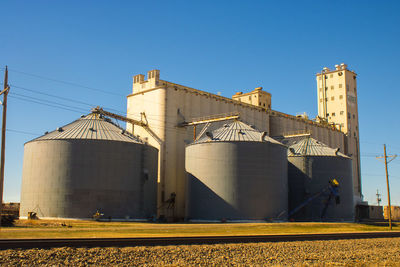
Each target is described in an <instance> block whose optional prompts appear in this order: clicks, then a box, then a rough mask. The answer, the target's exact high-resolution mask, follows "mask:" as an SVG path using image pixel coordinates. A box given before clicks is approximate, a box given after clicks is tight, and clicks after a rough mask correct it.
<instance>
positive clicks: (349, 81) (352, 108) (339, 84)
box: [317, 63, 361, 203]
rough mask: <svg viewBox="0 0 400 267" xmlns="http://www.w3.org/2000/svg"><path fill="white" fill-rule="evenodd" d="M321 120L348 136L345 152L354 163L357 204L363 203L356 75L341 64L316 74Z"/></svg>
mask: <svg viewBox="0 0 400 267" xmlns="http://www.w3.org/2000/svg"><path fill="white" fill-rule="evenodd" d="M317 88H318V116H319V118H320V120H322V121H326V122H327V123H330V124H334V125H335V127H336V128H337V129H339V130H341V131H342V132H343V133H345V134H346V135H347V136H348V138H347V140H348V143H347V145H346V146H345V150H346V151H343V152H344V153H345V154H347V155H350V156H351V157H352V159H353V185H354V195H355V196H356V198H357V197H358V199H356V203H357V202H359V201H361V174H360V145H359V144H360V141H359V131H358V105H357V74H356V73H355V72H354V71H351V70H349V69H348V68H347V65H346V64H344V63H342V64H340V65H335V69H334V70H330V69H329V68H327V67H325V68H323V70H322V71H321V73H317Z"/></svg>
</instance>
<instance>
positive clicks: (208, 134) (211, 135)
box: [206, 132, 213, 140]
mask: <svg viewBox="0 0 400 267" xmlns="http://www.w3.org/2000/svg"><path fill="white" fill-rule="evenodd" d="M206 135H207V136H208V138H209V139H210V140H213V134H212V133H211V132H206Z"/></svg>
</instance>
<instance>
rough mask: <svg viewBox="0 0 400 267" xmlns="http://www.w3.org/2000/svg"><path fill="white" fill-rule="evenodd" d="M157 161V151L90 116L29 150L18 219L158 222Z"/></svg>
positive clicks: (31, 144) (36, 141) (32, 144)
mask: <svg viewBox="0 0 400 267" xmlns="http://www.w3.org/2000/svg"><path fill="white" fill-rule="evenodd" d="M157 158H158V150H157V149H156V148H153V147H151V146H148V145H145V144H143V143H142V142H141V141H139V140H138V139H137V138H135V137H134V136H132V135H130V134H128V133H126V132H125V131H124V130H122V129H121V128H119V127H118V126H116V125H114V124H113V123H111V121H110V120H108V119H105V118H102V117H100V116H99V115H98V114H89V115H87V116H85V117H82V118H80V119H78V120H76V121H74V122H72V123H70V124H68V125H66V126H64V127H60V128H58V129H57V130H56V131H53V132H50V133H46V134H45V135H44V136H41V137H39V138H37V139H34V140H32V141H30V142H27V143H26V144H25V147H24V163H23V174H22V190H21V210H20V216H21V217H26V216H27V213H28V212H36V213H37V215H38V216H39V217H41V218H91V217H92V216H93V214H95V213H96V212H97V211H99V212H100V213H103V214H104V217H106V218H112V219H144V218H148V217H150V216H156V212H157V207H156V205H157Z"/></svg>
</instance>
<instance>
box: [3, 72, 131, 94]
mask: <svg viewBox="0 0 400 267" xmlns="http://www.w3.org/2000/svg"><path fill="white" fill-rule="evenodd" d="M8 70H9V71H11V72H15V73H19V74H23V75H26V76H31V77H35V78H38V79H42V80H48V81H52V82H58V83H62V84H66V85H71V86H75V87H80V88H85V89H88V90H91V91H97V92H100V93H104V94H109V95H114V96H118V97H120V96H125V95H122V94H117V93H115V92H110V91H106V90H102V89H99V88H94V87H89V86H86V85H82V84H78V83H74V82H69V81H63V80H58V79H54V78H49V77H45V76H41V75H37V74H32V73H28V72H24V71H19V70H16V69H10V68H9V69H8Z"/></svg>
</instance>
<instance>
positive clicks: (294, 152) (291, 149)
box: [289, 147, 296, 155]
mask: <svg viewBox="0 0 400 267" xmlns="http://www.w3.org/2000/svg"><path fill="white" fill-rule="evenodd" d="M289 151H290V152H292V153H293V154H294V155H296V151H295V150H294V148H293V147H289Z"/></svg>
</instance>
